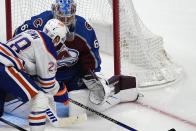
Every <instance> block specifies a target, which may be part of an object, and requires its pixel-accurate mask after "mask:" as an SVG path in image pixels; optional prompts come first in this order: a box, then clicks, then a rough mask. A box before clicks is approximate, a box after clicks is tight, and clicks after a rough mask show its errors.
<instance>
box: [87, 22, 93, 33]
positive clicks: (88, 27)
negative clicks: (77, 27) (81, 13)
mask: <svg viewBox="0 0 196 131" xmlns="http://www.w3.org/2000/svg"><path fill="white" fill-rule="evenodd" d="M85 26H86V28H87V30H89V31H90V30H92V29H93V28H92V27H91V25H90V24H89V23H88V22H85Z"/></svg>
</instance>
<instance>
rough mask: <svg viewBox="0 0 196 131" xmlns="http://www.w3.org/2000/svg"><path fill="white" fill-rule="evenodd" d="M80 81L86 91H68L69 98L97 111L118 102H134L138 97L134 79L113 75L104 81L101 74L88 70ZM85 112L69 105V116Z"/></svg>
mask: <svg viewBox="0 0 196 131" xmlns="http://www.w3.org/2000/svg"><path fill="white" fill-rule="evenodd" d="M82 80H83V82H84V83H85V85H86V86H87V88H88V89H81V90H74V91H70V92H69V97H70V98H72V99H75V100H78V101H79V102H80V103H82V104H84V105H87V106H88V107H90V108H93V109H95V110H97V111H104V110H106V109H108V108H110V107H112V106H114V105H116V104H118V103H120V102H126V101H136V100H137V99H138V96H139V92H138V90H137V88H136V78H135V77H132V76H124V75H115V76H112V77H111V78H110V79H108V80H106V79H105V78H104V76H103V74H102V73H100V72H95V73H93V72H92V71H90V70H89V71H88V72H87V73H86V74H85V75H84V77H83V79H82ZM85 112H86V111H85V110H83V109H81V108H78V107H77V106H75V105H74V104H71V103H70V110H69V115H70V116H73V115H78V114H81V113H85ZM87 114H89V112H87Z"/></svg>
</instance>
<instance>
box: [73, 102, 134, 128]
mask: <svg viewBox="0 0 196 131" xmlns="http://www.w3.org/2000/svg"><path fill="white" fill-rule="evenodd" d="M69 101H70V102H71V103H73V104H75V105H77V106H80V107H81V108H83V109H86V110H88V111H90V112H93V113H95V114H96V115H98V116H100V117H102V118H105V119H106V120H109V121H111V122H113V123H115V124H117V125H119V126H121V127H124V128H126V129H128V130H130V131H137V130H136V129H134V128H132V127H130V126H128V125H125V124H123V123H121V122H119V121H117V120H114V119H113V118H111V117H108V116H106V115H104V114H102V113H100V112H98V111H96V110H94V109H92V108H89V107H88V106H85V105H83V104H81V103H79V102H77V101H75V100H73V99H71V98H69Z"/></svg>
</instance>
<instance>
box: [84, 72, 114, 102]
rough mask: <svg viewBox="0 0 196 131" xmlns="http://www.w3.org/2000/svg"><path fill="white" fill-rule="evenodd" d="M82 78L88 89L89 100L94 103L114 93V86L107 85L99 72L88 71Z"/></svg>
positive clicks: (103, 100) (104, 99)
mask: <svg viewBox="0 0 196 131" xmlns="http://www.w3.org/2000/svg"><path fill="white" fill-rule="evenodd" d="M82 80H83V82H84V84H85V85H86V86H87V88H88V89H89V90H90V93H89V100H90V101H91V102H92V103H94V104H102V103H104V102H105V101H106V100H107V98H108V97H109V96H111V95H113V94H114V88H113V87H109V86H108V82H107V81H106V80H105V79H104V77H103V74H102V73H100V72H96V73H93V72H92V71H89V72H88V73H86V74H85V75H84V77H83V79H82Z"/></svg>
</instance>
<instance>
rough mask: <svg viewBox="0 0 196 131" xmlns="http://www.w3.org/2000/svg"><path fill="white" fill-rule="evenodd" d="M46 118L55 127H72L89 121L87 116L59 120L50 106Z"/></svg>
mask: <svg viewBox="0 0 196 131" xmlns="http://www.w3.org/2000/svg"><path fill="white" fill-rule="evenodd" d="M46 117H47V119H48V120H49V121H50V123H51V124H52V125H53V126H54V127H66V126H71V125H74V124H77V123H81V122H84V121H86V120H87V115H86V114H81V115H78V116H72V117H65V118H59V117H58V116H57V115H56V113H55V112H54V111H53V110H52V108H51V107H50V106H48V109H47V110H46Z"/></svg>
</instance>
